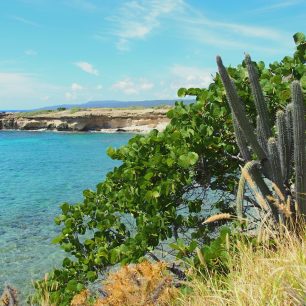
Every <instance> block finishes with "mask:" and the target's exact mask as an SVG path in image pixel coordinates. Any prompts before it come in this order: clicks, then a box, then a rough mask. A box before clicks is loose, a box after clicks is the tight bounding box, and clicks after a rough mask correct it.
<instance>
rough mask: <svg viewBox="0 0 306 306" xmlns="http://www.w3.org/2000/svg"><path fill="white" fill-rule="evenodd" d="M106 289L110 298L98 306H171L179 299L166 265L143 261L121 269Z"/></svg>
mask: <svg viewBox="0 0 306 306" xmlns="http://www.w3.org/2000/svg"><path fill="white" fill-rule="evenodd" d="M104 289H105V290H106V292H107V293H108V294H109V296H108V297H107V298H102V299H99V300H97V301H96V303H95V306H101V305H108V306H119V305H120V306H123V305H124V306H140V305H143V306H153V305H160V306H163V305H171V301H172V300H173V299H174V297H176V296H177V295H178V289H176V288H175V287H174V286H173V278H172V277H171V276H169V275H168V273H167V270H166V264H165V263H163V262H159V263H154V264H152V263H150V262H148V261H144V262H142V263H140V264H137V265H128V266H124V267H122V268H121V269H120V270H119V271H118V272H116V273H112V274H110V276H109V277H108V279H107V281H106V284H105V286H104Z"/></svg>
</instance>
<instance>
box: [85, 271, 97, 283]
mask: <svg viewBox="0 0 306 306" xmlns="http://www.w3.org/2000/svg"><path fill="white" fill-rule="evenodd" d="M86 276H87V278H88V279H89V280H90V281H94V280H96V279H97V273H96V272H95V271H88V272H87V274H86Z"/></svg>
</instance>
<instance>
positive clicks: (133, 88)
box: [112, 78, 154, 95]
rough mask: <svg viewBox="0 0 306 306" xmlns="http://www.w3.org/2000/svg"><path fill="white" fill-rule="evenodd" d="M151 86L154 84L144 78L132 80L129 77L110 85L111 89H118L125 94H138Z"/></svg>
mask: <svg viewBox="0 0 306 306" xmlns="http://www.w3.org/2000/svg"><path fill="white" fill-rule="evenodd" d="M153 87H154V84H153V83H152V82H149V81H147V80H145V79H138V80H132V79H131V78H126V79H124V80H120V81H118V82H117V83H114V84H113V85H112V88H113V89H116V90H119V91H121V92H123V93H124V94H127V95H138V94H139V93H141V92H143V91H147V90H150V89H152V88H153Z"/></svg>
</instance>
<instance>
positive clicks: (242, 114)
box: [217, 56, 267, 160]
mask: <svg viewBox="0 0 306 306" xmlns="http://www.w3.org/2000/svg"><path fill="white" fill-rule="evenodd" d="M217 65H218V68H219V73H220V76H221V79H222V82H223V85H224V87H225V90H226V95H227V98H228V102H229V104H230V107H231V110H232V113H233V114H234V116H235V118H236V119H237V123H238V125H239V127H240V129H241V131H242V133H243V135H244V137H245V139H246V140H247V142H248V143H249V144H250V145H251V147H252V148H253V150H254V152H255V154H256V155H257V156H258V158H259V159H260V160H265V159H266V158H267V156H266V153H265V152H264V150H263V149H262V147H261V146H260V145H259V143H258V141H257V139H256V136H255V134H254V133H252V130H253V129H254V128H253V126H252V124H251V122H250V121H249V119H248V118H247V115H246V111H245V107H244V105H243V103H242V101H241V100H240V98H239V96H238V93H237V91H236V88H235V85H234V84H233V81H232V80H231V79H230V77H229V75H228V73H227V71H226V69H225V67H224V66H223V63H222V60H221V57H220V56H217Z"/></svg>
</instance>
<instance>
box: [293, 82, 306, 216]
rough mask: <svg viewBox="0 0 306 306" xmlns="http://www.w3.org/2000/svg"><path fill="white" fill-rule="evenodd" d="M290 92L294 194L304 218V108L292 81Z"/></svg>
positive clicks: (305, 169) (301, 95)
mask: <svg viewBox="0 0 306 306" xmlns="http://www.w3.org/2000/svg"><path fill="white" fill-rule="evenodd" d="M291 91H292V103H293V110H292V115H293V116H292V117H293V143H294V164H295V193H296V202H297V205H298V208H299V210H300V213H302V214H303V215H305V216H306V155H305V144H306V142H305V130H306V129H305V125H306V124H305V107H304V101H303V93H302V89H301V86H300V83H299V82H297V81H294V82H293V83H292V86H291Z"/></svg>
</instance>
